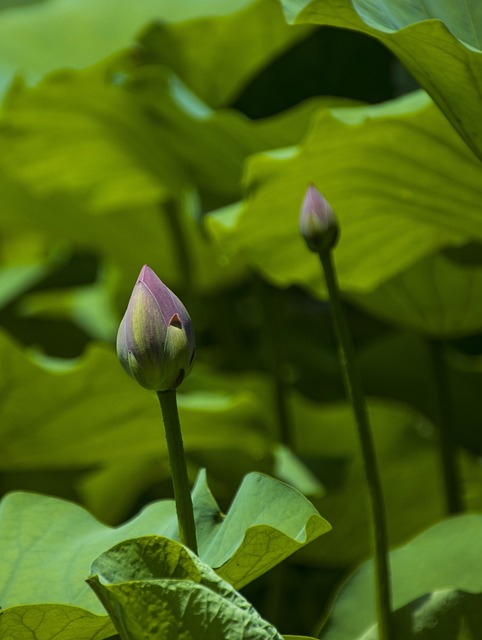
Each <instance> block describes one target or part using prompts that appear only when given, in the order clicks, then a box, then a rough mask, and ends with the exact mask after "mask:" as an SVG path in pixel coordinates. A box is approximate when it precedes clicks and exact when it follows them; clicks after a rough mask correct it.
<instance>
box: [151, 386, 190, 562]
mask: <svg viewBox="0 0 482 640" xmlns="http://www.w3.org/2000/svg"><path fill="white" fill-rule="evenodd" d="M157 397H158V398H159V402H160V405H161V411H162V418H163V420H164V427H165V432H166V440H167V451H168V453H169V463H170V465H171V474H172V484H173V487H174V498H175V500H176V511H177V521H178V524H179V534H180V537H181V542H182V543H183V544H184V545H186V546H187V547H189V548H190V549H191V550H192V551H194V553H197V540H196V526H195V524H194V511H193V506H192V500H191V492H190V489H189V479H188V476H187V467H186V457H185V455H184V445H183V443H182V433H181V425H180V423H179V414H178V411H177V399H176V391H175V390H174V391H158V392H157Z"/></svg>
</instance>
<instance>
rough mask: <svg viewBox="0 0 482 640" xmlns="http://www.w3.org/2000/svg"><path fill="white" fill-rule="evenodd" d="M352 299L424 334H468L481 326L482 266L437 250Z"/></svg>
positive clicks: (391, 320) (386, 317)
mask: <svg viewBox="0 0 482 640" xmlns="http://www.w3.org/2000/svg"><path fill="white" fill-rule="evenodd" d="M353 299H354V300H355V301H356V302H357V304H359V305H361V306H362V307H363V308H364V309H367V310H368V311H370V312H371V313H374V314H376V315H378V316H380V317H381V318H383V319H384V320H388V321H389V322H391V323H393V324H396V325H399V326H402V327H408V328H411V329H416V330H418V331H421V332H422V333H424V334H427V335H431V336H436V337H452V338H453V337H460V336H463V335H470V334H473V333H476V332H478V331H480V330H481V329H482V267H481V266H480V264H470V263H468V264H466V263H460V262H457V261H456V260H452V259H451V258H450V255H447V254H445V253H443V252H442V253H439V254H436V255H431V256H426V257H425V258H423V259H422V260H420V261H419V262H417V263H416V264H414V265H413V266H411V267H409V268H408V269H407V270H405V271H403V272H401V273H399V274H397V275H396V276H394V277H393V278H391V279H390V280H387V281H386V282H383V283H382V284H381V285H380V286H379V287H377V288H376V289H375V290H374V291H370V292H369V293H367V294H365V295H359V296H353Z"/></svg>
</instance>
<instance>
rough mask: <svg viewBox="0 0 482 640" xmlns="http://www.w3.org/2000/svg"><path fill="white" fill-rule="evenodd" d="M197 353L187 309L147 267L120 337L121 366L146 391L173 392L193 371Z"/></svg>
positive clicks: (134, 291) (138, 282)
mask: <svg viewBox="0 0 482 640" xmlns="http://www.w3.org/2000/svg"><path fill="white" fill-rule="evenodd" d="M194 353H195V341H194V330H193V328H192V324H191V318H190V317H189V314H188V312H187V311H186V308H185V307H184V305H183V304H182V302H181V301H180V300H179V298H177V296H175V295H174V294H173V293H172V291H171V290H170V289H168V288H167V287H166V285H165V284H164V283H163V282H162V281H161V280H160V279H159V278H158V277H157V276H156V274H155V273H154V271H153V270H152V269H150V268H149V267H148V266H147V265H144V266H143V267H142V269H141V272H140V274H139V277H138V279H137V282H136V284H135V286H134V290H133V291H132V295H131V298H130V300H129V305H128V307H127V311H126V312H125V315H124V317H123V318H122V322H121V324H120V327H119V331H118V333H117V355H118V357H119V360H120V363H121V365H122V366H123V367H124V369H125V370H126V371H127V373H128V374H129V375H130V376H132V377H133V378H134V379H135V380H136V381H137V382H138V383H139V384H140V385H141V386H142V387H144V388H145V389H152V390H153V391H169V390H173V389H176V388H177V387H178V386H179V385H180V384H181V382H182V381H183V380H184V378H185V377H186V376H187V375H188V373H189V372H190V371H191V368H192V363H193V360H194Z"/></svg>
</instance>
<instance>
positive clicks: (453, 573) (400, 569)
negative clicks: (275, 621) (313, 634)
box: [320, 514, 482, 640]
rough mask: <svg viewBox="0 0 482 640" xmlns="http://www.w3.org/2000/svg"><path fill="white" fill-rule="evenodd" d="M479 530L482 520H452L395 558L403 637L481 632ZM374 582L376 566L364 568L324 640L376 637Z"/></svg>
mask: <svg viewBox="0 0 482 640" xmlns="http://www.w3.org/2000/svg"><path fill="white" fill-rule="evenodd" d="M481 527H482V518H481V516H480V515H476V514H471V515H466V516H459V517H457V518H452V519H451V520H446V521H445V522H441V523H439V524H437V525H435V526H434V527H432V528H431V529H428V530H427V531H425V532H424V533H422V534H420V535H419V536H417V537H416V538H414V539H413V540H411V541H410V542H408V543H407V544H406V545H404V546H403V547H400V549H397V550H396V551H393V552H392V553H391V555H390V564H391V569H392V577H393V598H394V601H393V602H394V608H395V609H396V620H397V625H400V637H403V638H437V639H438V638H441V639H442V640H445V639H448V638H463V637H465V636H464V635H463V634H462V629H463V627H465V628H467V626H468V629H469V630H470V631H471V632H472V633H473V632H475V631H477V630H478V629H479V627H478V625H479V624H480V603H481V593H482V582H481V573H480V562H479V558H480V552H481V549H480V541H481V539H482V538H481ZM372 580H373V566H372V564H371V563H366V564H364V565H363V566H362V567H361V568H360V569H359V570H358V571H356V572H355V574H353V576H352V577H351V578H350V579H349V580H348V581H347V582H346V584H345V585H344V586H343V588H342V589H341V591H340V593H339V595H338V597H337V600H336V602H335V605H334V607H333V611H332V614H331V616H330V618H329V620H328V621H327V623H326V626H325V627H324V629H323V631H322V633H321V635H320V637H321V638H323V640H352V639H354V638H365V637H366V638H372V637H373V638H375V637H376V635H373V632H372V631H370V630H371V629H372V628H373V626H374V625H375V623H376V618H375V604H374V600H373V592H372V590H371V589H370V586H369V585H370V584H371V583H372ZM466 625H467V626H466ZM436 628H437V629H438V630H437V631H435V629H436ZM477 633H478V631H477ZM365 634H367V635H365ZM469 637H477V636H476V635H475V636H470V635H469Z"/></svg>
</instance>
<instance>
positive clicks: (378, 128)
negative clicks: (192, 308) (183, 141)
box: [210, 92, 482, 294]
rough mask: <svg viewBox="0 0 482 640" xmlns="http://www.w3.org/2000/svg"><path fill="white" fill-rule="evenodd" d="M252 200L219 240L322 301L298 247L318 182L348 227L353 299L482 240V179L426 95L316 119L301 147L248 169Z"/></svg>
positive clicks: (217, 231) (341, 251)
mask: <svg viewBox="0 0 482 640" xmlns="http://www.w3.org/2000/svg"><path fill="white" fill-rule="evenodd" d="M246 182H247V185H248V189H249V192H250V198H249V199H247V200H246V201H245V202H244V206H243V207H242V208H241V210H240V211H238V213H237V215H235V216H232V215H230V213H231V212H228V214H226V215H225V214H224V213H223V212H221V213H219V214H218V215H213V216H212V218H211V220H210V225H211V229H212V231H213V234H214V235H215V236H216V237H217V239H218V240H219V242H220V243H221V244H222V246H223V247H224V248H225V249H226V250H228V251H231V252H232V253H233V254H234V255H241V256H242V257H243V259H244V260H246V261H247V262H248V263H249V264H251V265H253V266H255V267H256V268H258V269H260V270H261V271H262V272H263V273H264V274H266V276H267V277H268V278H269V279H270V280H271V281H273V282H274V283H276V284H277V285H279V286H287V285H290V284H294V283H299V284H302V285H303V286H305V287H307V288H309V289H310V290H311V291H314V292H316V293H318V294H320V289H321V284H320V283H321V277H320V269H319V263H318V260H317V259H316V256H313V255H312V254H310V253H309V252H307V251H306V247H305V246H304V244H303V242H302V240H301V238H300V237H298V235H299V234H298V215H299V208H300V203H301V201H302V198H303V194H304V192H305V190H306V186H307V184H308V183H309V182H313V183H315V184H316V185H317V186H318V187H319V189H320V190H321V191H322V192H323V193H324V195H325V196H326V197H327V199H328V200H329V202H330V203H331V204H332V205H333V207H334V209H335V211H336V213H337V215H338V217H339V219H340V226H341V230H342V231H341V240H340V244H339V246H338V247H337V250H336V254H335V260H336V264H337V269H338V273H339V279H340V284H341V286H342V288H343V289H344V290H345V291H356V292H358V293H362V292H366V291H370V290H371V289H373V288H375V287H376V286H378V285H380V284H381V283H382V282H384V281H385V280H387V279H389V278H390V277H393V276H395V275H396V274H397V273H400V272H402V271H403V270H405V269H406V268H408V267H409V266H410V265H411V264H413V263H415V262H417V261H418V260H420V259H422V258H423V257H424V256H425V255H428V254H431V253H433V252H434V250H436V249H439V248H441V247H443V246H445V245H447V244H454V243H455V244H457V243H461V242H462V241H463V240H464V239H465V238H477V239H479V238H481V237H482V225H481V220H482V210H481V207H480V202H481V189H480V185H481V184H482V169H481V167H480V163H479V161H478V160H477V159H476V158H475V157H474V156H473V154H472V153H471V152H470V150H469V149H468V148H467V147H466V145H465V144H464V143H463V141H462V140H460V138H459V137H458V136H457V134H456V133H455V132H454V131H453V129H452V127H450V125H449V124H448V122H447V121H446V120H445V118H444V117H443V116H442V114H441V113H440V112H439V111H438V109H437V108H436V107H435V105H434V104H433V103H432V102H431V100H430V99H429V98H428V96H427V95H426V94H424V93H423V92H417V93H414V94H411V95H409V96H405V97H403V98H401V99H398V100H395V101H391V102H387V103H384V104H382V105H376V106H367V107H358V106H354V107H348V108H342V109H336V108H335V109H327V110H320V111H319V112H317V114H316V116H314V118H313V120H312V124H311V127H310V130H309V132H308V134H307V136H306V137H305V139H304V141H303V142H302V144H301V145H299V146H297V147H293V148H290V149H289V150H288V152H287V151H285V152H284V153H273V154H260V155H257V156H254V158H253V159H251V161H250V162H249V164H248V168H247V172H246Z"/></svg>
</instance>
